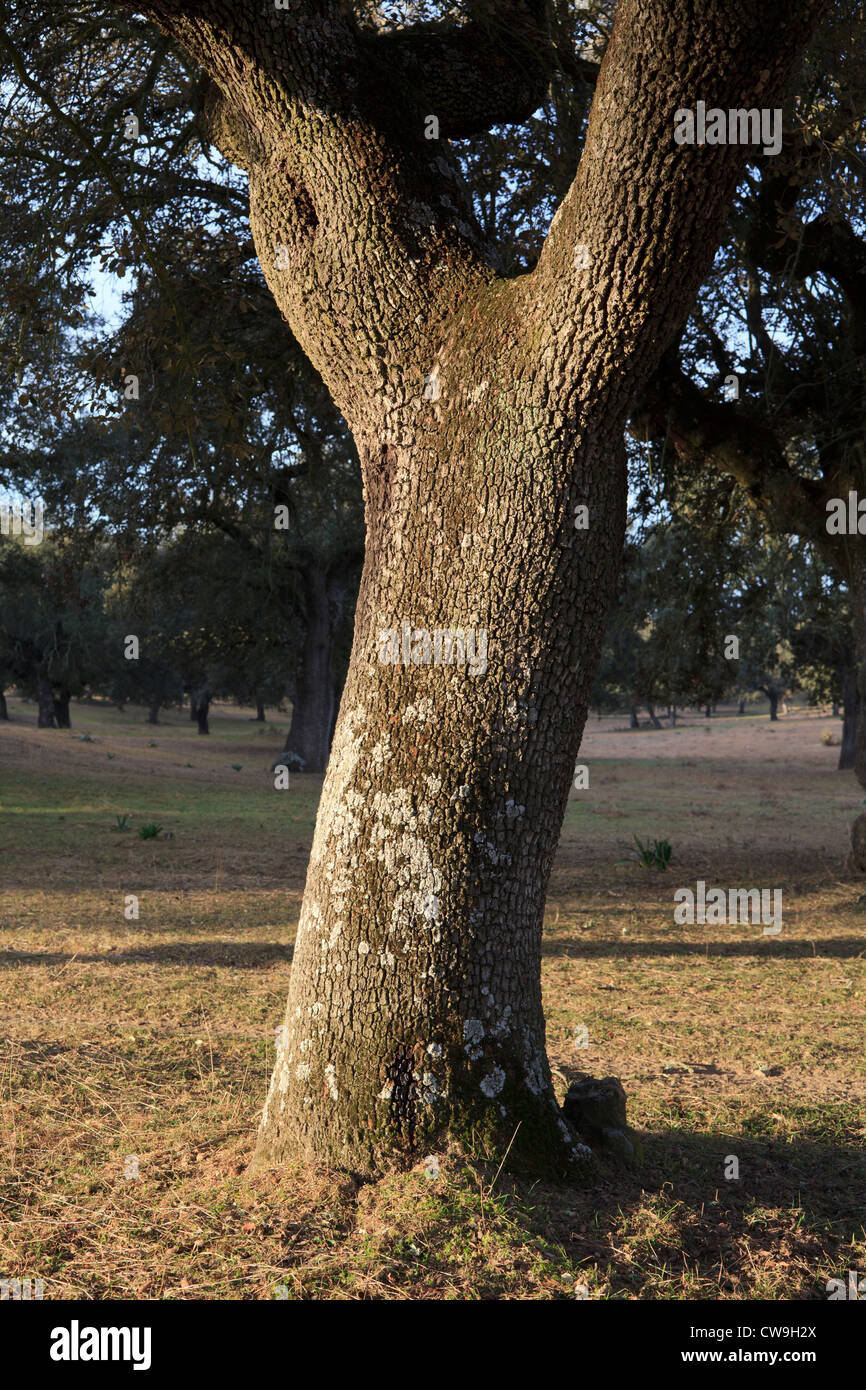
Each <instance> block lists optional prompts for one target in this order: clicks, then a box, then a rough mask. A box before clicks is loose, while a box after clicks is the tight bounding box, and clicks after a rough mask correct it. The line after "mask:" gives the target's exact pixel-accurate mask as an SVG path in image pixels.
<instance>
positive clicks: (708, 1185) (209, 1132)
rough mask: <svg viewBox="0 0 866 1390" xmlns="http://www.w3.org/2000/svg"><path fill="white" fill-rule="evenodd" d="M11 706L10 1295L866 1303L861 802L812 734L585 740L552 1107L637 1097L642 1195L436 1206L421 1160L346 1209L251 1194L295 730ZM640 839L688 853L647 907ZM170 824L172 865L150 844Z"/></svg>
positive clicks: (290, 837) (325, 1184)
mask: <svg viewBox="0 0 866 1390" xmlns="http://www.w3.org/2000/svg"><path fill="white" fill-rule="evenodd" d="M9 705H10V714H11V716H12V722H10V724H9V725H8V726H5V727H3V726H0V767H2V772H0V804H2V817H3V826H4V857H3V880H2V882H3V889H2V894H0V971H2V979H3V989H2V992H0V1000H2V1002H0V1033H2V1037H3V1039H4V1043H3V1045H2V1049H0V1277H4V1278H14V1277H19V1278H22V1279H24V1278H28V1277H30V1278H41V1279H43V1280H44V1282H45V1296H46V1298H79V1297H80V1298H90V1299H103V1298H135V1297H138V1298H145V1299H159V1298H169V1299H200V1298H205V1299H274V1298H288V1299H292V1300H294V1299H347V1300H357V1299H444V1300H464V1299H506V1300H509V1299H521V1300H525V1299H539V1300H549V1299H574V1298H582V1297H589V1298H604V1299H636V1298H637V1299H683V1298H715V1299H757V1298H770V1299H791V1298H794V1299H812V1298H823V1297H825V1296H826V1295H825V1284H826V1281H827V1280H828V1279H829V1278H831V1277H834V1276H838V1275H840V1274H843V1273H844V1272H845V1271H846V1270H848V1269H849V1268H851V1269H857V1268H859V1269H861V1270H862V1269H863V1268H864V1261H866V1244H864V1222H866V1164H864V1157H863V1142H864V1137H866V1103H864V1101H866V1057H864V1052H863V1019H864V1013H866V972H864V952H866V933H864V925H866V912H864V907H863V905H862V904H860V902H859V901H858V899H859V896H860V891H861V885H858V884H856V883H853V882H852V881H850V880H849V879H848V878H847V877H846V875H845V872H844V867H843V866H844V855H845V840H846V833H847V825H848V822H849V821H850V819H851V818H852V817H853V814H855V813H856V811H857V810H859V808H860V804H861V801H862V796H861V793H860V791H859V789H858V788H857V786H856V783H855V782H854V779H853V777H852V776H851V775H850V774H840V773H837V772H835V755H834V752H833V749H832V748H831V747H829V746H827V745H826V744H822V742H821V734H822V733H823V732H826V730H827V727H828V726H829V725H831V721H829V720H820V719H817V718H815V717H807V716H806V715H805V714H802V713H801V714H798V715H795V716H793V717H789V718H788V719H785V720H781V721H780V722H779V724H778V725H777V726H776V727H775V729H774V730H773V734H774V737H773V738H772V739H769V738H767V737H766V732H765V730H766V725H767V723H768V721H766V720H763V721H762V720H759V719H741V720H737V719H734V718H731V719H719V720H714V721H712V722H711V725H710V736H706V735H705V734H704V726H702V725H701V723H700V722H699V721H695V722H694V725H693V726H692V727H691V728H690V727H689V725H688V724H685V725H684V726H681V728H678V729H676V730H665V731H662V732H661V733H658V732H654V733H653V734H652V735H650V734H647V733H644V731H640V733H639V734H635V735H632V734H629V732H628V731H627V730H623V729H620V727H619V725H620V724H621V723H622V721H619V722H618V721H616V720H612V721H611V720H606V721H603V722H602V724H600V725H596V724H595V721H592V722H591V724H590V725H589V727H588V731H587V737H586V740H585V742H584V747H583V750H582V757H583V758H584V759H585V761H587V762H588V763H589V765H590V768H591V778H592V788H593V791H592V796H591V798H589V797H588V796H587V793H586V792H576V793H574V794H573V795H572V799H571V801H570V803H569V808H568V815H567V818H566V825H565V830H564V834H563V841H562V845H561V850H560V854H559V856H558V859H557V862H556V865H555V868H554V873H553V878H552V885H551V895H550V899H549V903H548V912H547V921H546V929H545V937H544V964H543V983H544V992H545V1007H546V1012H547V1018H548V1047H549V1052H550V1056H551V1061H552V1064H553V1066H554V1068H555V1069H556V1074H557V1085H558V1086H559V1088H560V1093H562V1091H563V1090H564V1088H565V1086H566V1085H567V1084H568V1082H569V1081H570V1080H572V1079H574V1078H575V1077H578V1076H579V1075H581V1074H592V1075H595V1076H603V1075H615V1076H619V1077H620V1078H621V1079H622V1081H623V1084H624V1086H625V1089H626V1092H627V1094H628V1097H629V1117H630V1120H631V1122H632V1123H633V1124H634V1125H635V1126H636V1127H637V1128H638V1130H639V1131H640V1133H641V1137H642V1140H643V1146H644V1151H645V1162H644V1164H643V1166H642V1168H641V1169H640V1170H639V1171H637V1172H625V1171H623V1170H621V1169H617V1168H615V1167H613V1166H612V1165H609V1164H606V1163H605V1162H603V1161H602V1162H600V1163H599V1165H598V1166H597V1169H596V1173H595V1176H594V1178H593V1183H592V1186H590V1187H588V1188H584V1189H576V1188H572V1187H568V1186H565V1185H562V1186H557V1185H552V1184H541V1183H538V1184H528V1183H518V1182H515V1181H514V1180H513V1179H511V1178H510V1177H509V1176H508V1175H507V1173H505V1172H504V1171H502V1172H497V1170H498V1169H499V1163H498V1162H497V1163H496V1164H492V1165H490V1166H487V1165H484V1164H469V1163H467V1162H466V1161H465V1160H464V1159H462V1158H460V1157H459V1156H458V1155H456V1154H453V1153H450V1154H449V1153H443V1154H441V1155H439V1156H438V1158H439V1165H438V1175H437V1176H430V1175H429V1174H433V1173H434V1172H435V1165H430V1164H428V1163H427V1162H426V1159H427V1157H428V1156H427V1155H419V1163H418V1164H417V1165H416V1167H415V1168H414V1169H412V1170H411V1171H409V1172H406V1173H402V1174H392V1175H390V1176H388V1177H386V1178H384V1179H382V1180H381V1181H380V1182H378V1183H372V1184H366V1185H364V1186H361V1187H359V1186H358V1185H357V1183H356V1182H355V1181H354V1180H353V1179H352V1178H350V1177H348V1176H347V1175H345V1174H339V1173H333V1172H327V1171H324V1170H322V1171H313V1172H311V1171H309V1170H304V1171H301V1170H289V1171H285V1172H280V1173H279V1174H273V1173H265V1174H260V1175H257V1176H256V1177H250V1176H249V1175H248V1174H247V1172H246V1168H247V1164H248V1161H249V1158H250V1156H251V1152H252V1144H253V1140H254V1136H255V1129H256V1124H257V1118H258V1113H259V1110H260V1107H261V1105H262V1103H263V1099H264V1094H265V1088H266V1085H267V1080H268V1077H269V1073H270V1069H271V1065H272V1063H273V1057H274V1034H275V1029H276V1028H277V1026H278V1025H279V1024H280V1023H281V1021H282V1012H283V1006H284V1000H285V994H286V987H287V982H288V974H289V969H290V963H291V949H292V941H293V936H294V929H295V924H296V922H297V915H298V910H299V906H300V897H301V892H302V888H303V877H304V871H305V868H306V859H307V856H308V853H309V846H310V839H311V835H312V827H313V819H314V815H315V808H316V802H317V798H318V790H319V779H317V778H315V777H310V776H304V775H297V776H293V777H292V779H291V789H290V790H288V791H285V792H279V791H276V790H275V789H274V786H273V778H272V776H271V775H270V774H269V772H268V768H269V766H270V763H271V761H272V760H273V758H274V756H275V754H276V753H277V752H278V751H279V749H280V747H281V737H282V732H283V727H284V726H282V725H281V724H280V723H279V721H278V722H277V723H276V724H274V725H269V726H267V727H266V728H265V729H264V730H262V726H261V725H257V724H255V723H253V722H251V721H250V720H249V718H248V717H247V713H246V712H241V711H237V710H228V709H222V708H218V709H217V710H216V711H215V712H214V715H213V719H212V729H213V732H212V734H211V737H210V738H209V739H203V738H198V737H197V736H196V734H195V730H194V727H193V728H191V727H190V724H189V721H188V719H185V718H183V717H182V716H181V715H180V714H179V713H173V714H169V715H167V716H163V721H164V722H163V723H162V725H161V726H160V727H159V729H157V730H153V728H152V727H149V726H147V725H146V724H145V723H144V721H143V717H142V714H141V712H140V711H135V710H131V711H128V712H127V713H126V714H123V715H121V714H119V713H118V712H117V711H115V710H112V709H110V708H108V707H105V706H100V705H92V706H88V705H81V706H73V711H72V712H73V723H74V728H73V730H72V731H70V732H66V733H64V732H62V731H38V730H36V729H35V727H34V724H35V720H34V715H33V709H32V707H27V706H23V705H22V704H21V703H20V702H19V701H16V700H10V701H9ZM832 727H833V728H835V727H836V724H835V722H833V723H832ZM82 733H88V734H89V735H90V736H91V740H92V741H91V742H83V741H82V740H81V737H80V736H81V734H82ZM153 744H155V745H156V746H152V745H153ZM674 771H675V776H672V774H673V773H674ZM648 822H649V823H650V824H651V825H652V826H653V827H657V828H658V830H659V832H662V833H663V834H664V835H665V836H666V837H667V838H668V839H669V841H670V843H672V844H675V845H676V847H677V853H676V859H675V861H674V863H673V864H672V865H671V866H670V869H669V872H668V873H666V874H656V873H653V874H647V873H646V872H645V871H642V870H641V869H640V867H639V866H638V865H637V864H635V863H622V862H619V863H618V862H617V861H618V860H621V859H622V855H623V852H624V850H627V848H628V845H629V843H630V842H631V839H632V837H633V836H634V835H636V834H637V835H641V834H643V833H644V832H645V829H646V826H647V823H648ZM154 824H155V825H158V826H160V827H162V828H163V831H164V832H170V833H171V835H172V838H171V839H167V838H165V834H164V833H163V834H161V835H160V836H159V838H157V839H150V840H142V839H140V838H139V832H140V830H141V828H142V827H144V826H147V825H154ZM121 825H122V827H123V828H126V829H128V830H129V831H131V833H128V834H118V833H117V830H118V828H119V827H120V826H121ZM699 877H700V878H704V879H705V880H706V881H707V882H708V883H721V884H725V885H744V886H751V885H755V886H773V887H781V889H782V891H783V902H784V914H783V915H784V923H785V927H784V930H783V932H782V933H781V935H779V936H778V937H772V938H765V937H763V936H762V935H761V933H760V929H759V928H754V927H748V926H729V927H700V926H693V927H690V926H677V925H675V924H674V922H673V913H672V897H673V892H674V889H675V888H676V887H677V886H679V885H680V884H692V885H694V882H695V880H696V879H697V878H699ZM130 895H132V896H134V897H135V898H136V899H137V900H138V913H139V915H138V918H137V919H135V918H133V919H132V920H128V919H127V917H126V916H125V909H126V905H127V902H128V899H129V897H130ZM582 1028H585V1029H586V1034H587V1035H588V1046H586V1047H576V1046H575V1038H576V1036H578V1035H579V1030H580V1029H582ZM131 1158H133V1159H135V1160H136V1162H135V1163H133V1164H130V1162H129V1160H130V1159H131ZM732 1158H735V1159H736V1160H737V1162H738V1165H739V1177H738V1178H736V1179H732V1178H729V1177H726V1176H725V1174H726V1172H729V1171H730V1170H731V1162H730V1160H731V1159H732ZM129 1172H137V1173H138V1176H137V1177H127V1176H125V1174H126V1173H129Z"/></svg>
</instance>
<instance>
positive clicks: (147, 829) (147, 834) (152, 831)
mask: <svg viewBox="0 0 866 1390" xmlns="http://www.w3.org/2000/svg"><path fill="white" fill-rule="evenodd" d="M161 830H162V826H161V825H157V823H156V821H153V820H152V821H148V823H147V825H140V826H139V827H138V838H139V839H140V840H155V839H156V838H157V836H158V835H159V832H160V831H161Z"/></svg>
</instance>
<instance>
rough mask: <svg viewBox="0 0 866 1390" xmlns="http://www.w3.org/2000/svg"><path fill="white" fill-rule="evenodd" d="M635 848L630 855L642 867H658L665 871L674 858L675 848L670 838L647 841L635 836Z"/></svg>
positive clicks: (661, 871)
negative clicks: (672, 846)
mask: <svg viewBox="0 0 866 1390" xmlns="http://www.w3.org/2000/svg"><path fill="white" fill-rule="evenodd" d="M634 843H635V848H634V849H633V850H631V851H630V852H629V853H630V857H631V858H633V859H635V860H637V862H638V864H640V866H641V868H644V869H658V870H659V872H660V873H663V872H664V871H665V870H666V869H667V867H668V865H669V864H670V862H671V859H672V858H673V849H672V848H671V845H670V842H669V841H668V840H647V841H646V842H645V843H644V842H643V841H641V840H639V839H638V837H637V835H635V837H634Z"/></svg>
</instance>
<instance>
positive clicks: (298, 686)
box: [283, 565, 335, 772]
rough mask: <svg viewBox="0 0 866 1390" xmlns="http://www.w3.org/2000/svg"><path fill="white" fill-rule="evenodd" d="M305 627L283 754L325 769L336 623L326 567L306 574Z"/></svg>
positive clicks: (331, 713)
mask: <svg viewBox="0 0 866 1390" xmlns="http://www.w3.org/2000/svg"><path fill="white" fill-rule="evenodd" d="M303 586H304V611H305V615H306V627H305V632H304V644H303V649H302V652H301V660H300V662H299V664H298V673H297V678H296V681H295V698H294V700H293V702H292V722H291V725H290V727H289V733H288V737H287V739H286V746H285V748H284V749H283V753H284V754H287V753H295V754H296V755H297V756H298V757H299V758H302V759H303V761H304V770H305V771H306V772H324V770H325V766H326V764H327V761H328V752H329V750H330V747H331V734H332V732H333V729H334V718H335V708H334V672H333V668H332V654H333V624H332V622H331V614H330V604H329V602H328V587H327V577H326V574H325V572H324V569H323V567H321V566H319V565H311V566H309V567H308V568H307V569H306V570H305V571H304V574H303Z"/></svg>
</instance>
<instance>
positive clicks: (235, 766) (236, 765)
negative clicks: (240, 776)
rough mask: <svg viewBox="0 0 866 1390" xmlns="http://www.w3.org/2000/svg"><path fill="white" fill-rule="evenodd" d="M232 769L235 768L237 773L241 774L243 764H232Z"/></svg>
mask: <svg viewBox="0 0 866 1390" xmlns="http://www.w3.org/2000/svg"><path fill="white" fill-rule="evenodd" d="M232 767H233V768H234V770H235V772H240V770H241V768H242V767H243V763H232Z"/></svg>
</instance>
